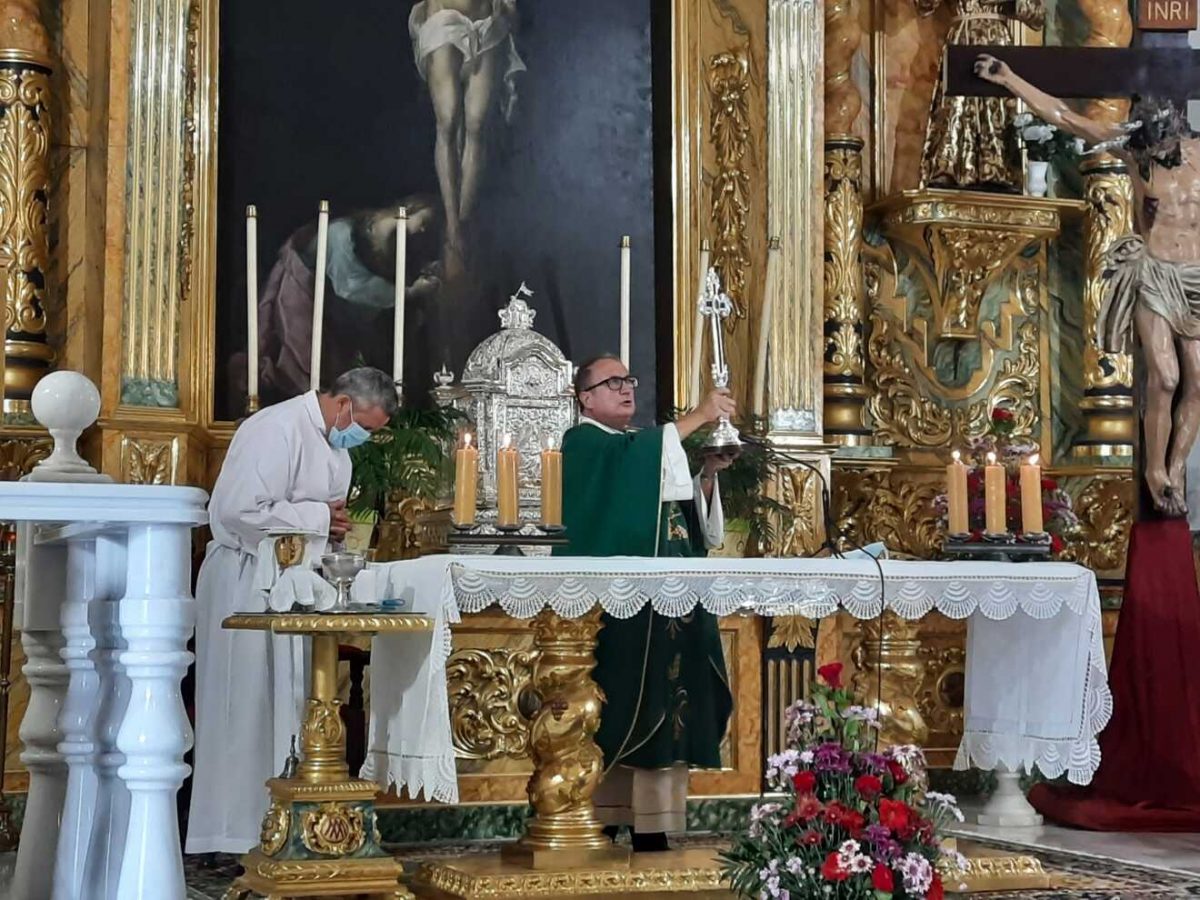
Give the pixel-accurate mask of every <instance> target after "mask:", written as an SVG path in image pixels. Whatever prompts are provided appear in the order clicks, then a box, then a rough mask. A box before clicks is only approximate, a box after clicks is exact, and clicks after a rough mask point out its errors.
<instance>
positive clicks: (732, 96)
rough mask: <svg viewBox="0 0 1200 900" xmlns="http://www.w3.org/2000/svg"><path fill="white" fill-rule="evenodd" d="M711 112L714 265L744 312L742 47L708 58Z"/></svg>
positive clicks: (746, 119) (745, 71) (746, 185)
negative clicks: (713, 159)
mask: <svg viewBox="0 0 1200 900" xmlns="http://www.w3.org/2000/svg"><path fill="white" fill-rule="evenodd" d="M708 87H709V92H710V94H711V103H712V113H711V116H712V118H711V121H710V125H709V139H710V140H711V141H712V144H713V148H714V150H715V152H716V157H717V169H716V174H715V176H714V178H713V185H712V221H713V225H714V228H715V234H716V239H715V240H714V241H713V248H712V265H713V266H714V267H715V268H716V269H718V270H719V271H720V273H721V282H722V284H723V285H724V288H725V292H726V293H727V294H728V295H729V297H730V298H731V299H732V300H733V311H734V316H736V317H737V318H744V317H745V315H746V273H747V270H748V269H749V268H750V239H749V236H748V235H747V233H746V220H747V217H748V216H749V213H750V175H749V173H748V172H747V171H746V154H747V152H748V151H749V149H750V102H749V97H748V94H749V92H750V63H749V61H748V60H747V59H746V56H745V54H744V53H742V52H739V51H729V52H725V53H718V54H717V55H716V56H714V57H713V58H712V59H711V60H710V61H709V64H708Z"/></svg>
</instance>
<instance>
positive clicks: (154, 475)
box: [121, 437, 177, 484]
mask: <svg viewBox="0 0 1200 900" xmlns="http://www.w3.org/2000/svg"><path fill="white" fill-rule="evenodd" d="M124 444H125V453H124V457H125V459H124V466H123V468H124V471H123V472H122V473H121V474H122V480H123V481H124V482H125V483H126V484H171V483H173V482H174V480H175V462H176V458H177V453H176V442H175V439H173V438H172V439H168V440H147V439H143V438H129V437H127V438H125V439H124Z"/></svg>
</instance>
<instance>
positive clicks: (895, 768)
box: [887, 759, 908, 787]
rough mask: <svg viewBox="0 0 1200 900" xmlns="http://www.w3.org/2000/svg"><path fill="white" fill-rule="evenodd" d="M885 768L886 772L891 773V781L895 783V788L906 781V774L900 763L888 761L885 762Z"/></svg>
mask: <svg viewBox="0 0 1200 900" xmlns="http://www.w3.org/2000/svg"><path fill="white" fill-rule="evenodd" d="M887 767H888V772H890V773H891V776H892V781H894V782H895V783H896V787H899V786H900V785H902V784H904V783H905V782H907V781H908V772H907V771H905V769H904V766H902V765H900V763H898V762H896V760H894V759H889V760H888V761H887Z"/></svg>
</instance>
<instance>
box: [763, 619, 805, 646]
mask: <svg viewBox="0 0 1200 900" xmlns="http://www.w3.org/2000/svg"><path fill="white" fill-rule="evenodd" d="M816 646H817V623H816V622H814V621H813V620H812V619H810V618H808V617H807V616H776V617H775V618H773V619H772V620H771V635H770V637H769V638H767V647H768V648H783V649H785V650H787V651H788V653H795V652H796V651H797V650H799V649H800V648H801V647H804V648H812V647H816Z"/></svg>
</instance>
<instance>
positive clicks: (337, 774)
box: [224, 545, 433, 900]
mask: <svg viewBox="0 0 1200 900" xmlns="http://www.w3.org/2000/svg"><path fill="white" fill-rule="evenodd" d="M278 552H280V551H279V546H278V545H277V553H278ZM281 561H282V560H281ZM224 626H225V627H226V628H234V629H246V630H256V631H269V632H271V633H272V634H292V635H300V636H304V637H308V638H310V639H311V640H312V674H311V676H310V682H309V692H308V699H307V700H306V701H305V707H306V710H307V711H306V713H305V717H304V723H303V724H302V725H301V727H300V750H301V756H302V758H301V760H300V762H299V765H297V767H296V771H295V774H294V775H292V776H290V777H280V778H272V779H271V780H270V781H268V782H267V788H268V790H269V791H270V795H271V806H270V807H269V808H268V809H267V813H266V815H265V816H264V817H263V822H262V831H261V834H260V839H259V845H258V847H256V848H255V849H254V850H251V851H250V852H249V853H248V854H246V856H244V857H242V866H243V867H244V868H245V870H246V871H245V873H244V874H243V875H242V876H241V877H239V878H238V880H237V881H235V882H234V884H233V887H232V888H230V889H229V891H228V892H227V893H226V898H227V900H241V898H246V897H249V896H250V895H251V894H260V895H263V896H265V897H268V898H280V900H282V898H284V897H335V896H345V895H357V894H371V895H375V896H379V897H387V898H401V897H411V896H412V894H410V893H409V892H408V891H407V890H406V889H405V888H403V887H401V885H400V876H401V874H402V873H403V868H402V867H401V865H400V863H399V862H397V861H396V860H395V859H393V858H392V856H391V855H390V854H389V853H387V852H386V851H385V850H384V849H383V848H382V847H381V846H380V838H379V830H378V828H377V827H376V821H375V793H376V790H377V787H376V785H375V783H374V782H372V781H362V780H360V779H357V778H351V777H350V770H349V767H348V766H347V765H346V729H345V726H344V725H343V724H342V718H341V714H340V711H339V707H340V706H341V701H340V700H339V699H338V690H337V663H338V641H339V639H340V638H342V637H345V636H348V635H362V634H369V635H374V634H396V633H400V632H413V631H431V630H432V629H433V622H432V621H430V620H429V619H427V618H426V617H424V616H417V615H397V614H391V613H379V614H375V613H362V614H354V613H351V614H321V613H258V614H241V615H234V616H230V617H229V618H228V619H226V620H225V622H224Z"/></svg>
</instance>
